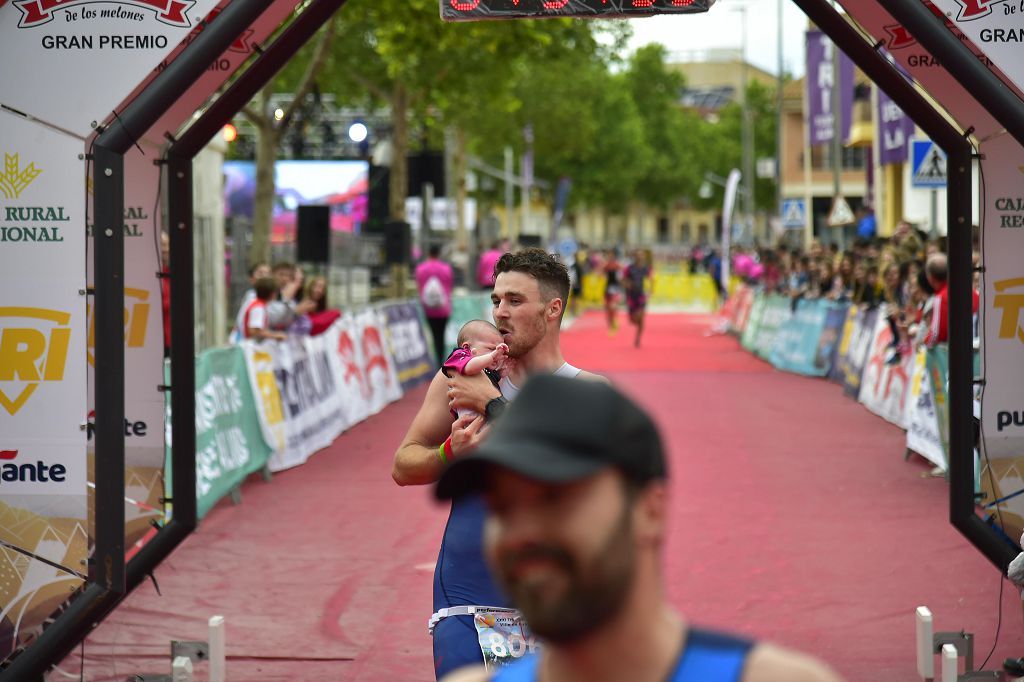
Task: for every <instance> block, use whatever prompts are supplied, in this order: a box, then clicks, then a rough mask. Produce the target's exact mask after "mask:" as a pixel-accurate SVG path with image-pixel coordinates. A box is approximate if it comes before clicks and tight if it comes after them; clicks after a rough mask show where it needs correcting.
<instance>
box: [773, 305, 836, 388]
mask: <svg viewBox="0 0 1024 682" xmlns="http://www.w3.org/2000/svg"><path fill="white" fill-rule="evenodd" d="M829 309H830V305H829V303H828V301H821V300H810V301H805V300H801V301H798V302H797V306H796V312H795V313H794V314H793V316H792V317H790V318H789V319H788V320H785V321H784V322H783V323H782V325H781V326H780V327H779V330H778V332H777V333H776V335H775V343H774V344H773V345H772V349H771V353H769V355H768V360H769V361H770V362H771V363H772V364H773V365H775V367H777V368H778V369H781V370H784V371H787V372H795V373H797V374H806V375H808V376H824V375H825V374H826V373H827V372H828V362H829V359H830V357H831V353H829V354H828V355H827V356H826V357H825V363H821V362H820V361H819V355H820V354H821V353H820V345H821V341H822V339H823V338H824V331H825V322H826V320H827V317H828V313H829ZM833 338H834V336H833ZM834 345H835V342H834V341H833V343H832V346H834Z"/></svg>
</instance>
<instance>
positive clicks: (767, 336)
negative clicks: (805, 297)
mask: <svg viewBox="0 0 1024 682" xmlns="http://www.w3.org/2000/svg"><path fill="white" fill-rule="evenodd" d="M792 316H793V313H792V310H791V308H790V304H789V299H788V298H786V297H785V296H778V295H776V294H769V295H768V296H765V297H764V311H763V312H762V313H761V325H760V329H759V330H758V333H757V336H756V337H755V338H754V341H753V346H752V350H753V351H754V353H756V354H757V356H758V357H761V358H764V359H765V360H767V359H768V356H769V355H771V352H772V348H773V347H774V346H775V337H776V335H777V334H778V331H779V329H780V328H781V327H782V325H783V324H784V323H785V322H786V321H787V320H789V318H790V317H792Z"/></svg>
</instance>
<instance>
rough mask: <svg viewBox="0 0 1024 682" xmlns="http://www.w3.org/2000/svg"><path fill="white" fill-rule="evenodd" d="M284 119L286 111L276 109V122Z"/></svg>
mask: <svg viewBox="0 0 1024 682" xmlns="http://www.w3.org/2000/svg"><path fill="white" fill-rule="evenodd" d="M282 118H284V109H274V120H275V121H280V120H281V119H282Z"/></svg>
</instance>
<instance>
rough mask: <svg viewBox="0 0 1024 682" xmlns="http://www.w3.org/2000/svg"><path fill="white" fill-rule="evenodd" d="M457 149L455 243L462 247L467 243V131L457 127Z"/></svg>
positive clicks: (455, 156) (453, 164)
mask: <svg viewBox="0 0 1024 682" xmlns="http://www.w3.org/2000/svg"><path fill="white" fill-rule="evenodd" d="M454 141H455V150H454V153H453V156H454V158H453V163H452V166H453V168H452V174H453V175H455V178H454V181H455V243H456V244H458V245H459V246H460V247H465V246H468V245H467V243H466V131H465V130H463V129H462V128H456V129H455V135H454Z"/></svg>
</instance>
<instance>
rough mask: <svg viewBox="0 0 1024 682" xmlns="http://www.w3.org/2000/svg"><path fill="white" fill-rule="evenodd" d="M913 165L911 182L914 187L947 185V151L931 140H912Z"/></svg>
mask: <svg viewBox="0 0 1024 682" xmlns="http://www.w3.org/2000/svg"><path fill="white" fill-rule="evenodd" d="M911 142H912V143H913V155H912V159H913V166H912V167H911V176H910V184H911V185H912V186H914V187H928V188H932V189H935V188H939V187H945V186H946V177H947V172H946V153H945V152H944V151H942V149H940V148H939V146H938V145H937V144H935V143H934V142H932V141H931V140H911Z"/></svg>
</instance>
